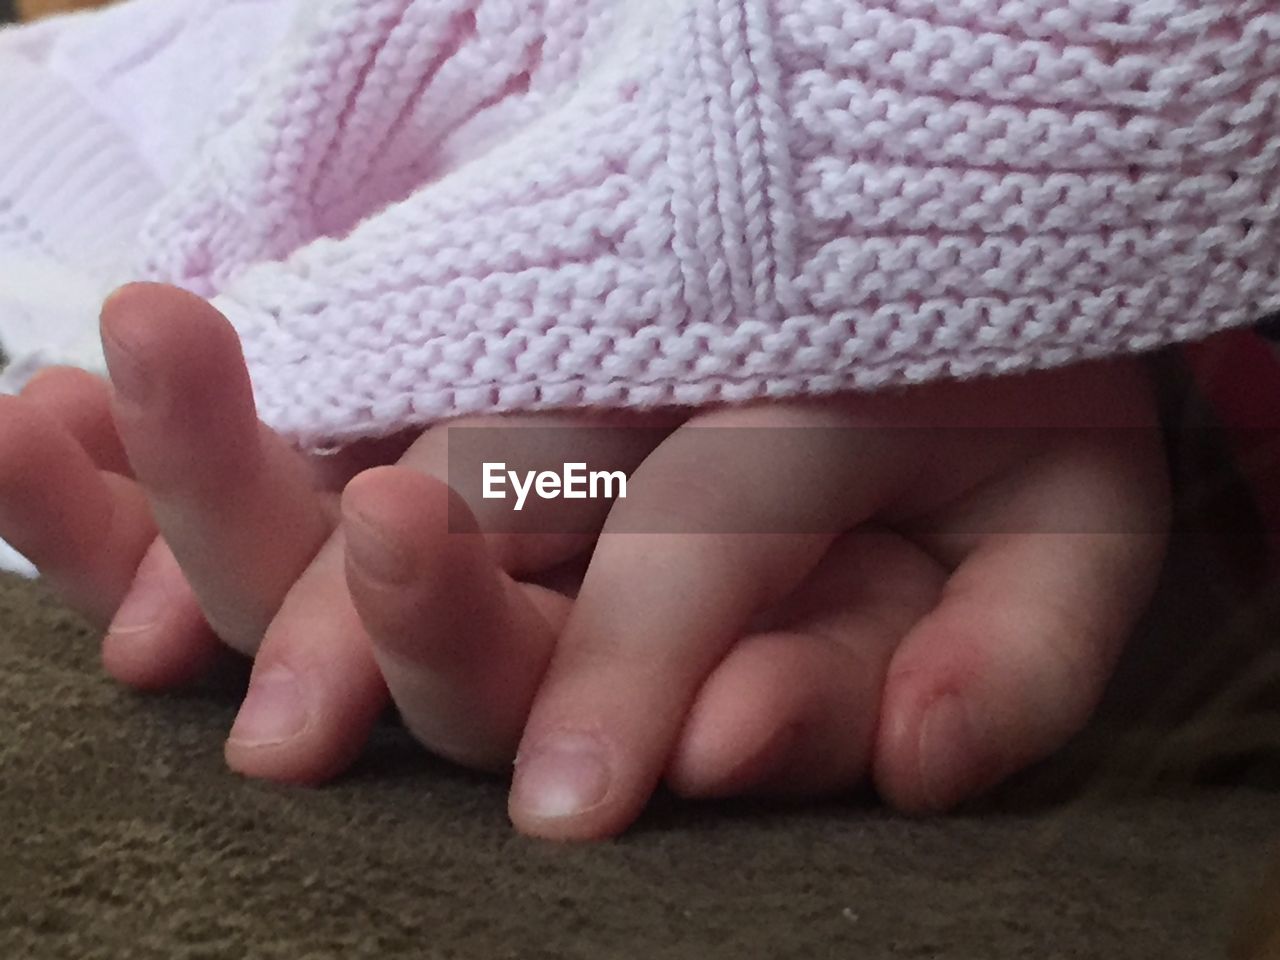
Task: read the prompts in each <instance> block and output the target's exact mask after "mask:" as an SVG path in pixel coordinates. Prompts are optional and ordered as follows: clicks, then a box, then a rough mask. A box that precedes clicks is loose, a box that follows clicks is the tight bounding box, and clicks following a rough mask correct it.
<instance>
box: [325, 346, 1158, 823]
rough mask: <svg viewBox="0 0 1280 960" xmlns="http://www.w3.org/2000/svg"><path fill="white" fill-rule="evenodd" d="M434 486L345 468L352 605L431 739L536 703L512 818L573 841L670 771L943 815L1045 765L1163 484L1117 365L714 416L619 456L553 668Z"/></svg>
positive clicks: (475, 731)
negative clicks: (871, 788)
mask: <svg viewBox="0 0 1280 960" xmlns="http://www.w3.org/2000/svg"><path fill="white" fill-rule="evenodd" d="M715 427H720V428H726V429H725V430H711V431H708V430H706V429H705V428H715ZM815 427H817V428H825V429H821V430H812V429H809V428H815ZM766 428H768V429H766ZM735 436H736V437H739V438H740V442H735ZM451 496H454V495H453V494H451V493H450V491H449V490H447V489H446V488H445V487H444V486H443V485H442V484H441V483H439V482H438V481H433V480H431V479H430V478H427V477H422V476H416V475H414V474H412V473H410V472H407V471H405V470H403V469H401V468H386V469H380V470H375V471H371V472H370V473H367V474H365V475H362V476H360V477H357V478H356V479H355V480H354V481H353V482H352V483H351V485H350V486H349V487H348V488H347V492H346V494H345V497H344V511H345V515H346V516H347V517H348V519H349V522H348V524H347V530H348V534H349V537H350V543H349V546H350V547H351V552H350V554H349V573H348V580H349V583H350V586H351V589H352V592H353V595H354V597H355V598H356V603H357V607H358V608H359V610H360V611H361V614H362V615H363V618H364V622H365V625H366V627H367V628H368V629H369V630H370V632H371V635H372V636H373V637H374V639H375V646H376V648H377V649H378V650H379V651H381V653H380V660H381V662H382V663H383V667H384V672H385V675H386V677H387V679H388V682H389V684H390V687H391V690H392V693H393V695H394V697H395V700H396V702H397V704H398V706H399V708H400V710H401V712H402V714H403V716H404V717H405V718H406V721H407V722H408V724H409V726H410V728H411V729H413V730H415V731H416V732H418V734H419V736H420V738H421V739H423V741H424V742H425V743H426V744H427V745H428V746H431V747H433V748H441V747H442V746H443V747H444V748H446V750H447V751H448V752H449V753H450V754H452V755H454V756H467V755H468V754H469V753H470V752H471V748H470V747H469V745H468V742H469V738H471V737H473V736H474V737H477V738H478V742H479V743H481V744H490V745H491V744H493V743H499V742H502V741H503V739H504V738H503V737H502V736H501V733H500V731H501V730H502V729H507V730H508V731H509V732H510V730H511V729H512V728H511V726H510V725H512V724H514V723H516V722H518V719H519V718H520V717H522V715H523V709H524V705H525V704H528V703H530V702H532V710H531V715H530V717H529V720H528V723H527V726H526V727H525V730H524V734H523V739H522V745H521V749H520V759H519V761H518V763H517V767H516V776H515V783H514V788H513V793H512V798H511V814H512V817H513V819H514V821H515V822H516V824H517V825H518V826H519V827H520V828H521V829H522V830H524V831H526V832H529V833H534V834H539V835H544V836H549V837H559V838H589V837H599V836H604V835H608V834H611V833H614V832H617V831H619V830H621V829H624V828H625V827H626V826H627V825H628V824H629V823H630V822H631V821H632V820H633V819H634V818H635V817H636V816H637V815H638V813H639V812H640V810H641V809H642V807H643V806H644V804H645V803H646V801H647V800H648V798H649V796H650V794H651V792H652V791H653V789H654V787H655V786H656V785H657V783H658V782H659V780H660V779H662V778H663V777H664V775H665V778H666V780H667V781H668V782H669V783H670V784H671V785H672V786H673V787H674V788H675V789H676V790H678V791H680V792H682V793H685V794H689V795H695V796H719V795H726V794H736V793H742V792H748V791H751V792H755V791H765V792H771V793H786V794H815V793H823V792H830V791H834V790H838V789H841V788H845V787H848V786H851V785H853V784H856V783H858V782H859V781H862V780H864V779H865V778H867V777H871V778H872V779H873V780H874V782H875V783H876V785H877V787H878V788H879V790H880V792H881V793H882V794H883V795H884V796H885V797H886V798H887V799H888V800H889V801H890V802H891V803H893V804H894V805H895V806H897V807H898V808H900V809H903V810H908V811H941V810H945V809H947V808H949V807H951V806H952V805H954V804H955V803H957V802H959V801H961V800H963V799H965V798H967V797H970V796H972V795H973V794H975V793H977V792H978V791H980V790H982V789H984V788H986V787H989V786H991V785H992V784H994V783H996V782H997V781H999V780H1000V779H1002V778H1004V777H1005V776H1007V775H1009V774H1010V773H1012V772H1014V771H1016V770H1018V769H1019V768H1021V767H1023V766H1025V765H1027V764H1029V763H1031V762H1032V761H1034V760H1037V759H1039V758H1041V757H1043V756H1045V755H1046V754H1048V753H1049V752H1051V751H1053V750H1054V749H1056V748H1058V747H1059V746H1060V745H1062V744H1063V742H1064V741H1065V740H1066V739H1067V738H1068V737H1070V736H1071V735H1072V734H1073V733H1075V732H1076V731H1077V730H1078V729H1079V728H1080V727H1081V726H1082V725H1083V723H1084V722H1085V720H1086V719H1087V718H1088V716H1089V714H1090V712H1091V711H1092V709H1093V707H1094V705H1095V703H1096V701H1097V699H1098V697H1099V695H1100V693H1101V692H1102V689H1103V687H1104V685H1105V683H1106V682H1107V679H1108V677H1109V675H1110V672H1111V669H1112V666H1113V663H1114V661H1115V659H1116V656H1117V654H1118V652H1119V651H1120V649H1121V647H1122V644H1123V642H1124V640H1125V638H1126V636H1127V634H1128V632H1129V630H1130V628H1131V626H1132V624H1133V621H1134V620H1135V618H1136V617H1137V616H1138V614H1139V613H1140V611H1141V610H1142V608H1143V607H1144V605H1145V603H1146V601H1147V599H1148V596H1149V593H1150V590H1151V588H1152V586H1153V583H1154V580H1155V577H1156V574H1157V572H1158V569H1159V566H1160V563H1161V560H1162V557H1163V549H1164V541H1165V528H1166V525H1167V498H1168V492H1167V479H1166V475H1165V466H1164V459H1163V454H1162V450H1161V446H1160V438H1159V434H1158V431H1157V429H1156V422H1155V418H1154V412H1153V408H1152V403H1151V399H1150V396H1149V393H1148V388H1147V384H1146V382H1145V378H1144V375H1143V373H1142V371H1141V368H1140V367H1139V366H1138V365H1137V364H1132V363H1118V364H1094V365H1090V366H1085V367H1079V368H1074V369H1069V370H1062V371H1057V372H1051V373H1041V374H1036V375H1033V376H1024V377H1018V378H1013V379H1005V380H995V381H984V382H971V383H947V384H938V385H934V386H928V387H922V388H918V389H913V390H909V391H903V392H899V393H895V394H888V393H886V394H882V395H876V396H862V397H844V398H840V399H838V400H831V401H821V402H812V403H806V404H778V405H761V406H757V407H753V408H748V409H736V410H723V411H718V412H714V413H709V414H705V415H702V416H700V417H698V418H696V419H695V420H693V421H690V422H689V423H688V424H687V425H685V426H684V427H682V428H680V429H678V430H677V431H676V432H675V433H674V434H672V435H671V436H670V437H669V438H668V439H667V440H666V441H665V442H664V443H663V444H662V445H661V446H659V447H658V448H657V449H656V450H655V451H654V452H653V453H652V454H651V455H650V456H649V457H648V458H647V459H646V460H645V462H644V463H643V465H642V466H641V467H640V468H639V470H637V471H636V472H635V474H634V476H633V477H632V480H631V484H630V489H629V491H628V498H627V499H626V500H624V501H620V502H618V503H617V504H616V506H615V507H614V509H613V510H612V512H611V514H610V516H609V518H608V521H607V523H606V524H605V527H604V532H603V534H602V536H601V537H600V539H599V542H598V544H597V545H596V548H595V551H594V555H593V556H592V558H591V563H590V567H589V569H588V571H587V573H586V577H585V581H584V582H583V583H582V586H581V592H580V593H579V595H578V598H577V600H576V601H575V602H574V604H573V606H572V610H571V612H569V615H568V620H567V624H566V626H565V628H564V632H563V635H562V636H561V637H560V638H559V639H558V640H556V641H555V650H554V654H553V656H552V658H551V662H550V667H549V668H548V670H547V672H546V674H545V676H543V675H542V673H541V670H540V669H539V666H540V663H541V661H542V659H543V658H544V657H545V656H546V654H545V652H541V651H540V648H541V647H544V646H546V645H549V644H551V643H552V642H553V641H552V637H553V635H554V632H555V631H554V630H553V629H550V628H548V627H547V624H546V622H545V621H544V620H539V618H537V617H534V616H532V614H531V612H530V610H529V607H530V604H529V597H528V596H527V595H524V594H522V593H520V592H518V591H513V590H512V589H511V586H510V584H509V583H507V582H506V579H505V578H504V577H503V576H502V574H501V573H500V571H498V570H497V569H496V568H495V565H494V563H493V561H492V560H490V559H488V556H487V554H486V552H485V549H484V547H483V544H482V543H481V540H480V538H479V537H478V536H477V537H472V538H467V537H459V536H456V535H449V534H448V533H447V532H446V529H447V518H446V515H447V512H448V500H449V498H450V497H451ZM457 506H458V504H456V503H455V508H456V507H457ZM482 528H483V521H480V522H479V523H478V526H477V529H482ZM646 531H647V532H646ZM392 557H394V558H396V563H395V564H394V565H391V566H390V567H388V565H387V563H386V561H387V560H389V559H390V558H392ZM380 558H381V559H380ZM383 569H394V570H395V572H396V576H395V577H394V578H392V579H390V580H388V579H387V578H386V577H384V576H382V575H381V574H380V573H375V572H374V571H379V570H383ZM565 606H567V601H565V602H564V603H562V604H560V605H559V607H556V608H555V609H559V610H563V609H564V607H565ZM558 615H559V614H557V616H558ZM555 619H556V617H555V616H553V617H552V618H551V620H552V621H554V620H555ZM530 624H535V626H533V627H530V626H529V625H530ZM460 680H461V682H460V683H459V681H460ZM477 685H484V686H485V688H486V689H487V690H488V691H489V692H490V693H491V694H496V693H500V694H501V695H500V696H490V697H488V698H486V697H484V696H474V695H467V696H464V697H462V698H461V699H459V698H458V697H457V696H456V695H455V693H454V691H455V690H456V689H463V690H473V689H475V688H476V686H477ZM486 704H491V705H492V709H488V710H486V709H485V705H486ZM512 704H518V705H519V707H520V709H518V710H511V709H510V707H511V705H512ZM460 705H461V708H460ZM495 732H497V733H496V735H495Z"/></svg>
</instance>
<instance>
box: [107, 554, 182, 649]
mask: <svg viewBox="0 0 1280 960" xmlns="http://www.w3.org/2000/svg"><path fill="white" fill-rule="evenodd" d="M168 600H169V595H168V593H167V592H166V590H165V588H164V584H163V582H162V581H161V580H160V578H159V577H158V576H155V575H153V574H152V573H151V572H150V571H147V570H141V569H140V570H139V572H138V576H137V577H136V578H135V580H134V582H133V586H132V587H130V588H129V592H128V593H127V594H125V597H124V600H122V601H121V603H120V607H119V609H118V610H116V615H115V618H114V619H113V620H112V621H111V626H110V627H109V628H108V629H107V633H109V634H110V635H111V636H113V637H119V636H127V635H129V634H137V633H145V632H146V631H148V630H151V629H153V628H154V627H155V626H156V624H157V623H159V622H160V617H161V616H162V615H163V614H164V610H165V605H166V604H167V603H168Z"/></svg>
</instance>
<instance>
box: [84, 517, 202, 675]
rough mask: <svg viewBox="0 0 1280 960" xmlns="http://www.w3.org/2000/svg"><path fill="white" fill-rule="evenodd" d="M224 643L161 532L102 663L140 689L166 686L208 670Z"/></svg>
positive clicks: (106, 640)
mask: <svg viewBox="0 0 1280 960" xmlns="http://www.w3.org/2000/svg"><path fill="white" fill-rule="evenodd" d="M223 650H224V648H223V647H222V645H221V644H220V643H219V642H218V638H217V636H216V635H215V634H214V632H213V630H212V629H211V628H210V627H209V625H208V623H206V622H205V619H204V615H203V613H202V612H201V610H200V603H199V601H198V600H197V599H196V596H195V594H194V593H193V592H192V590H191V586H190V584H188V583H187V578H186V577H185V576H184V575H183V572H182V569H181V568H180V567H179V566H178V561H177V560H176V559H175V558H174V556H173V553H172V552H171V551H170V550H169V547H168V545H167V544H166V543H165V542H164V541H163V540H161V539H159V538H157V539H156V540H155V541H154V542H153V543H152V545H151V548H150V549H149V550H148V551H147V553H146V556H144V557H143V559H142V563H141V564H140V565H139V566H138V570H137V574H136V575H135V577H134V581H133V584H132V586H131V587H130V589H129V593H128V594H127V595H126V597H125V600H124V602H123V603H122V604H121V606H120V609H119V610H118V611H117V612H116V614H115V617H114V619H113V621H112V626H111V630H110V631H109V632H108V633H107V635H106V637H105V638H104V639H103V641H102V665H103V667H104V668H105V669H106V671H107V673H109V674H110V675H111V676H112V677H114V678H115V679H116V680H118V681H120V682H121V683H124V684H126V685H128V686H131V687H135V688H137V689H139V690H167V689H170V688H173V687H179V686H182V685H184V684H187V683H191V682H193V681H195V680H198V679H199V678H201V677H202V676H204V675H205V674H206V673H207V672H208V671H209V670H210V669H211V668H212V667H213V665H214V664H215V663H216V662H217V661H218V659H219V658H220V656H221V654H222V652H223Z"/></svg>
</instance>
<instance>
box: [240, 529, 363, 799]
mask: <svg viewBox="0 0 1280 960" xmlns="http://www.w3.org/2000/svg"><path fill="white" fill-rule="evenodd" d="M345 553H346V550H345V544H344V540H343V537H342V535H341V533H337V534H334V536H333V537H331V538H330V540H329V541H328V542H327V543H326V544H325V545H324V547H323V548H322V549H321V550H320V552H319V554H317V555H316V557H315V559H314V561H313V562H312V563H311V565H310V566H309V567H308V568H307V570H306V572H305V573H303V574H302V576H301V577H299V578H298V580H297V582H296V583H295V584H294V586H293V588H292V589H291V590H290V591H289V592H288V595H287V596H286V597H285V599H284V601H283V603H282V604H281V606H280V610H279V612H278V613H277V615H276V617H275V619H274V620H273V621H272V622H271V625H270V626H269V627H268V629H267V631H266V635H265V636H264V637H263V639H262V644H261V646H260V648H259V649H258V654H257V658H256V659H255V660H254V665H253V674H252V676H251V677H250V680H249V690H248V693H247V694H246V696H245V701H244V703H243V704H242V705H241V707H240V711H239V713H238V715H237V716H236V721H235V725H234V726H233V727H232V730H231V735H230V736H229V737H228V739H227V743H226V759H227V763H228V764H229V765H230V766H231V768H232V769H233V770H237V771H239V772H240V773H242V774H245V775H246V776H250V777H260V778H263V779H268V780H277V781H284V782H291V783H320V782H322V781H325V780H328V779H330V778H331V777H334V776H336V775H337V774H339V773H341V772H343V771H344V770H345V769H347V767H349V766H350V765H351V763H352V762H354V760H355V759H356V757H357V756H358V755H359V753H360V751H361V750H362V749H363V747H364V745H365V743H366V742H367V740H368V737H369V734H370V731H371V730H372V729H373V726H374V724H375V723H376V722H377V719H378V716H379V715H380V714H381V712H382V710H383V709H384V707H385V706H386V703H387V690H386V685H385V684H384V682H383V680H382V677H381V674H380V673H379V671H378V666H377V663H376V662H375V661H374V659H373V651H372V646H371V642H370V640H369V637H368V634H367V633H366V632H365V630H364V627H363V625H362V624H361V622H360V618H359V616H358V614H357V613H356V610H355V607H354V605H353V604H352V602H351V597H350V594H349V593H348V591H347V590H346V588H345V585H344V582H343V578H344V563H345Z"/></svg>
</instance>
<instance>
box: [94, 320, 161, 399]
mask: <svg viewBox="0 0 1280 960" xmlns="http://www.w3.org/2000/svg"><path fill="white" fill-rule="evenodd" d="M102 352H103V354H104V355H105V356H106V358H107V373H108V374H109V375H110V378H111V386H112V387H114V388H115V391H116V393H118V394H119V395H120V396H121V397H122V398H124V399H125V400H128V401H130V402H131V403H135V404H144V403H147V402H148V401H149V400H150V398H151V394H152V393H153V391H154V380H153V378H152V377H150V376H148V375H147V371H146V368H145V366H144V365H143V364H142V363H141V361H140V360H139V359H138V357H137V356H136V355H135V354H134V352H133V349H132V348H131V347H129V346H127V345H126V344H124V343H122V342H121V341H119V340H117V339H116V338H115V337H114V336H112V335H111V334H109V333H108V332H107V331H106V329H105V328H104V329H103V333H102Z"/></svg>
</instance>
